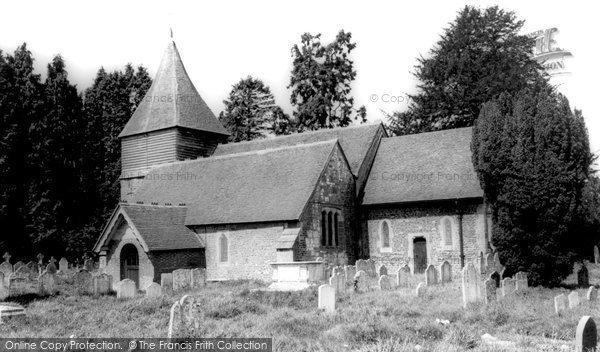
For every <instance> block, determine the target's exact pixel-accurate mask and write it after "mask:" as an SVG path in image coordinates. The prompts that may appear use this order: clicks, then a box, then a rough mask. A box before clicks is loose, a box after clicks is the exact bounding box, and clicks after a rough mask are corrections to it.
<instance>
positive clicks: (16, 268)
mask: <svg viewBox="0 0 600 352" xmlns="http://www.w3.org/2000/svg"><path fill="white" fill-rule="evenodd" d="M23 265H25V263H23V262H22V261H20V260H19V261H18V262H16V263H15V265H13V270H14V271H17V270H19V268H20V267H22V266H23Z"/></svg>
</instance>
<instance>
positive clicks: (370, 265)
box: [365, 259, 378, 278]
mask: <svg viewBox="0 0 600 352" xmlns="http://www.w3.org/2000/svg"><path fill="white" fill-rule="evenodd" d="M365 264H366V268H367V270H365V272H366V273H367V275H368V276H369V277H371V278H374V277H377V276H378V275H377V270H376V267H375V261H374V260H373V259H367V260H365Z"/></svg>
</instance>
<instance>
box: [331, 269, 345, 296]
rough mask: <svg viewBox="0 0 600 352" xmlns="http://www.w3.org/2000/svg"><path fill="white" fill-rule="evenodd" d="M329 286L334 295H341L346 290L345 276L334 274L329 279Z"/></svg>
mask: <svg viewBox="0 0 600 352" xmlns="http://www.w3.org/2000/svg"><path fill="white" fill-rule="evenodd" d="M329 285H330V286H331V287H333V288H334V289H335V293H337V294H341V293H342V292H344V291H345V290H346V275H342V274H340V273H334V274H333V276H331V277H330V278H329Z"/></svg>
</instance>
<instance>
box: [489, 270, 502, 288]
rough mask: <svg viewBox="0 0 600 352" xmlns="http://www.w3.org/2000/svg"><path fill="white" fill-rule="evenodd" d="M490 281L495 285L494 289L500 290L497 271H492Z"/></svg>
mask: <svg viewBox="0 0 600 352" xmlns="http://www.w3.org/2000/svg"><path fill="white" fill-rule="evenodd" d="M490 279H491V280H493V281H494V282H495V283H496V288H500V274H498V272H497V271H493V272H492V273H491V274H490Z"/></svg>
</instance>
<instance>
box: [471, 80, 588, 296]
mask: <svg viewBox="0 0 600 352" xmlns="http://www.w3.org/2000/svg"><path fill="white" fill-rule="evenodd" d="M472 150H473V163H474V166H475V169H476V171H477V173H478V176H479V180H480V182H481V185H482V188H483V190H484V194H485V197H486V200H487V202H488V203H489V204H490V206H491V209H492V216H493V219H494V226H493V233H492V243H493V245H494V246H495V248H496V250H497V251H498V253H499V256H500V260H501V261H502V263H503V264H504V265H505V266H506V268H507V270H508V271H509V272H512V273H514V272H517V271H527V272H529V273H530V279H531V280H532V281H533V282H534V283H538V284H545V285H556V284H558V283H560V281H561V280H562V279H564V278H565V277H566V276H567V275H568V274H569V273H570V271H571V269H572V263H573V261H575V260H582V259H583V258H584V256H585V255H589V249H590V248H592V243H593V242H594V239H593V236H591V234H590V233H588V232H586V231H582V228H583V227H584V226H582V224H585V223H586V217H587V214H586V212H587V210H586V208H585V206H584V188H585V186H586V183H587V182H588V178H589V176H590V166H591V164H592V161H593V157H592V154H591V152H590V149H589V144H588V135H587V130H586V127H585V123H584V121H583V116H582V114H581V112H580V111H577V110H576V111H575V112H572V111H571V109H570V107H569V103H568V100H567V99H566V98H565V97H564V96H562V95H560V94H558V93H556V92H552V91H551V90H549V89H547V88H546V89H539V90H535V89H531V88H530V89H526V90H523V91H521V92H520V93H518V94H517V95H515V96H514V97H511V96H508V95H502V96H501V97H499V98H498V99H495V100H492V101H490V102H488V103H486V104H485V105H484V106H483V108H482V109H481V112H480V115H479V118H478V120H477V122H476V124H475V126H474V130H473V141H472ZM584 249H585V250H584ZM585 252H588V253H585Z"/></svg>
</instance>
